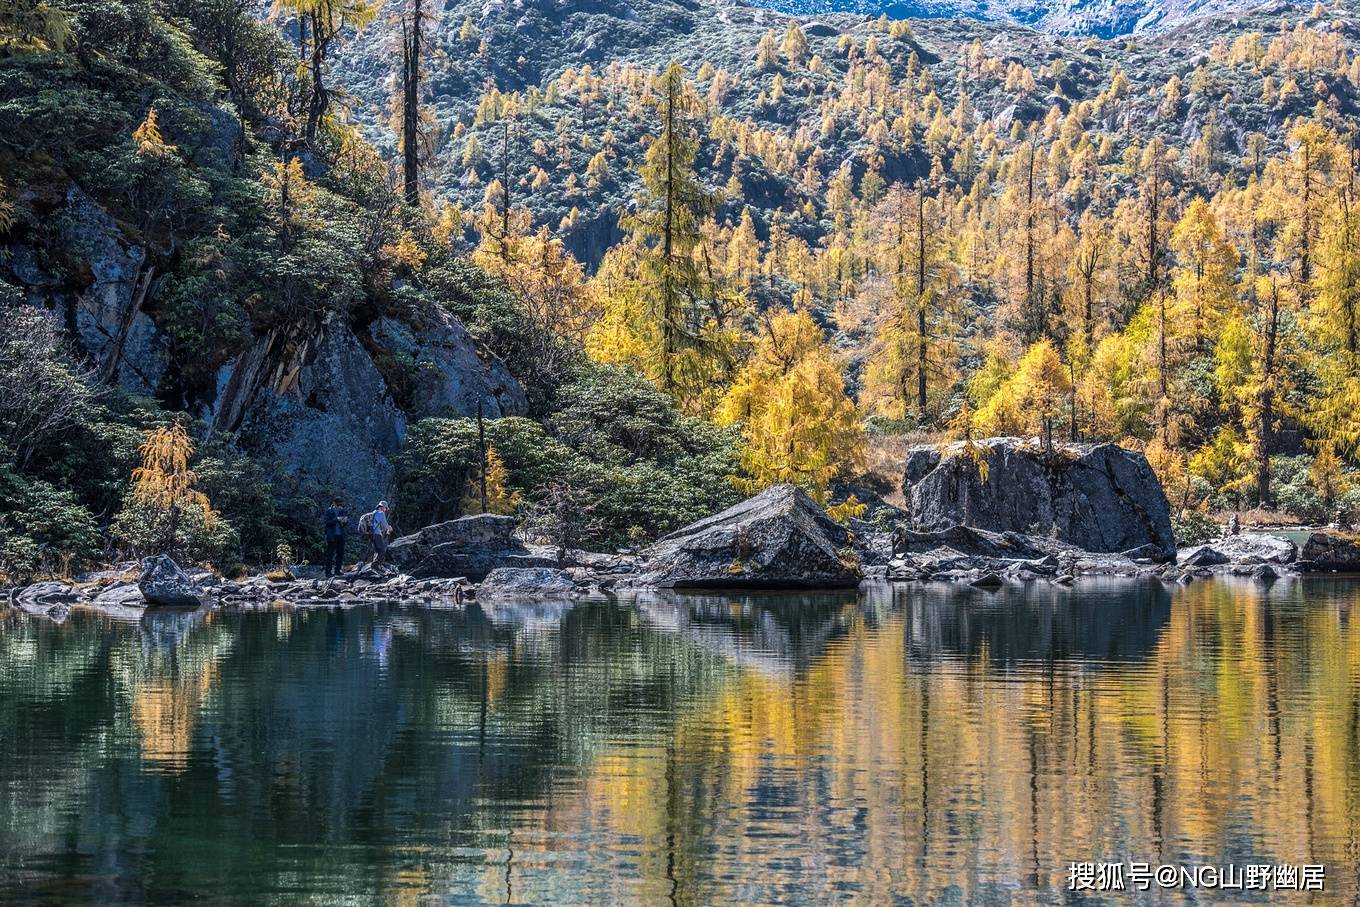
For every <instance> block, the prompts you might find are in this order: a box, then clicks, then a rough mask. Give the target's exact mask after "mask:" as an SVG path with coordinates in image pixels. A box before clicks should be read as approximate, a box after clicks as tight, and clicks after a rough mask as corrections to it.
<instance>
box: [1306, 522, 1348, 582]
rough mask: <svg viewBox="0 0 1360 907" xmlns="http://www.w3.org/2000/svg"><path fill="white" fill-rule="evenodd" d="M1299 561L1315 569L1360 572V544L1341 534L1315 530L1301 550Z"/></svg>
mask: <svg viewBox="0 0 1360 907" xmlns="http://www.w3.org/2000/svg"><path fill="white" fill-rule="evenodd" d="M1299 563H1300V566H1306V567H1307V568H1308V569H1313V570H1340V571H1346V572H1351V571H1356V572H1360V545H1358V544H1356V542H1355V540H1353V539H1348V538H1343V537H1342V536H1339V535H1332V534H1330V533H1327V532H1314V533H1313V534H1312V535H1310V536H1309V537H1308V539H1307V541H1305V542H1304V543H1303V547H1302V548H1301V549H1300V551H1299Z"/></svg>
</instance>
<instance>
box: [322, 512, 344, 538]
mask: <svg viewBox="0 0 1360 907" xmlns="http://www.w3.org/2000/svg"><path fill="white" fill-rule="evenodd" d="M345 516H347V514H346V513H345V508H343V507H327V508H326V540H327V541H330V540H331V539H342V538H344V537H345V527H346V525H347V524H346V523H344V522H342V521H341V518H342V517H345Z"/></svg>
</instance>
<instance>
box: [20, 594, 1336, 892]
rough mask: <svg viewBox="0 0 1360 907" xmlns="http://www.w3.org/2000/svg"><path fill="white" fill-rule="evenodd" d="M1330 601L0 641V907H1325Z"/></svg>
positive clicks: (1166, 597) (274, 629)
mask: <svg viewBox="0 0 1360 907" xmlns="http://www.w3.org/2000/svg"><path fill="white" fill-rule="evenodd" d="M1357 600H1360V581H1352V580H1327V579H1309V580H1306V581H1295V582H1280V583H1276V584H1274V585H1272V586H1261V585H1255V584H1252V583H1248V582H1232V581H1223V582H1212V583H1207V582H1206V583H1195V584H1193V585H1191V586H1189V587H1188V588H1185V589H1176V590H1171V589H1168V588H1167V587H1164V586H1162V585H1160V584H1157V583H1120V582H1112V581H1105V582H1101V581H1088V582H1084V583H1081V584H1079V585H1078V586H1077V587H1076V588H1075V589H1072V590H1066V589H1061V588H1057V587H1051V586H1047V585H1031V586H1028V587H1025V588H1023V589H1022V588H1021V587H1011V588H1008V589H1005V590H1002V591H999V592H983V591H980V590H973V589H967V588H956V587H951V586H944V585H926V586H908V587H898V588H896V589H888V588H881V589H873V590H870V591H869V592H868V593H864V594H859V595H856V594H854V593H849V594H826V595H780V596H762V597H742V596H731V595H720V596H719V595H715V596H684V597H664V596H659V597H649V598H644V599H640V600H637V601H631V602H586V603H581V604H577V605H575V606H572V605H568V604H561V605H540V606H534V607H524V608H497V609H488V611H483V610H481V609H479V608H478V607H476V606H475V605H474V606H471V607H469V608H467V609H466V610H441V609H430V608H412V607H402V608H398V607H393V608H389V609H380V610H377V611H373V610H368V609H359V610H352V611H338V610H337V611H332V610H304V611H295V612H283V611H279V612H268V613H255V614H245V615H220V614H215V615H205V614H189V615H186V614H155V615H147V616H145V617H144V618H143V620H142V622H141V624H140V625H138V624H116V623H112V622H110V621H109V620H108V619H106V618H103V617H101V616H98V615H94V614H83V613H76V614H73V615H72V616H71V618H70V619H69V620H68V621H67V622H66V623H65V624H64V625H61V626H56V625H53V624H51V623H48V622H45V621H41V620H38V619H33V618H28V617H26V616H23V615H19V614H14V613H10V614H3V613H0V901H7V902H9V901H14V902H31V903H64V902H69V903H86V902H90V901H99V902H110V901H119V902H133V903H151V902H156V903H182V902H185V901H188V900H190V899H206V900H208V901H209V902H217V903H226V902H231V903H244V904H260V903H273V904H298V903H317V904H340V903H371V902H373V901H375V900H377V901H383V902H390V903H441V904H442V903H530V904H537V903H545V902H552V903H592V904H607V903H633V902H636V903H680V904H711V903H786V902H798V903H827V902H854V903H875V904H881V903H892V902H898V903H982V904H993V903H997V904H1012V903H1013V904H1028V903H1061V902H1065V901H1067V900H1068V899H1069V898H1070V894H1069V893H1068V892H1067V890H1066V887H1067V864H1068V863H1070V862H1072V861H1099V860H1124V861H1128V860H1142V861H1147V862H1152V863H1158V862H1173V863H1180V862H1185V863H1192V862H1201V863H1225V862H1235V863H1237V864H1239V865H1241V864H1244V863H1247V862H1265V863H1298V864H1302V863H1325V864H1327V888H1328V894H1327V895H1326V896H1325V899H1327V900H1332V899H1337V900H1340V901H1345V902H1353V901H1354V900H1355V899H1356V898H1357V897H1360V893H1358V892H1360V886H1358V885H1357V861H1358V860H1360V709H1358V706H1357V699H1358V692H1360V629H1357V622H1356V621H1353V620H1352V616H1353V615H1352V611H1353V608H1354V606H1355V604H1356V602H1357ZM1208 894H1210V893H1208V892H1202V893H1201V895H1200V899H1201V900H1203V901H1206V902H1211V901H1213V900H1214V898H1212V897H1208V896H1207V895H1208ZM1314 897H1316V896H1314ZM1307 898H1308V896H1306V895H1302V894H1295V895H1292V897H1291V900H1292V901H1293V902H1296V903H1302V902H1304V901H1305V900H1306V899H1307ZM1266 899H1267V898H1266V897H1265V896H1263V897H1262V898H1261V900H1262V901H1265V900H1266ZM1277 899H1278V896H1277Z"/></svg>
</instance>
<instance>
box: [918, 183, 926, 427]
mask: <svg viewBox="0 0 1360 907" xmlns="http://www.w3.org/2000/svg"><path fill="white" fill-rule="evenodd" d="M926 343H927V336H926V201H925V191H924V190H923V189H922V188H921V185H920V184H919V183H917V185H916V413H917V424H919V425H920V426H922V427H925V424H926Z"/></svg>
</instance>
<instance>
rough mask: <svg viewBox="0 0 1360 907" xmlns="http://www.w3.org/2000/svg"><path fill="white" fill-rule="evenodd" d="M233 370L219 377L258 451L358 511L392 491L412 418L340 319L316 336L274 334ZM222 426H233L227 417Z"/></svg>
mask: <svg viewBox="0 0 1360 907" xmlns="http://www.w3.org/2000/svg"><path fill="white" fill-rule="evenodd" d="M231 369H232V371H231V372H230V373H229V374H227V375H224V376H223V378H222V379H220V380H219V383H220V384H221V385H222V386H223V391H222V396H223V398H224V402H225V403H229V404H230V405H231V406H232V407H233V408H235V409H237V410H238V411H239V412H241V413H242V414H243V415H242V417H241V425H240V431H241V434H242V436H243V438H244V439H245V441H246V443H247V444H248V445H249V446H250V447H251V448H252V449H254V450H257V451H260V452H262V453H265V454H267V455H271V456H273V457H276V458H278V460H280V461H281V462H282V463H283V464H284V467H285V468H286V469H287V470H288V471H289V472H290V473H292V474H293V475H294V476H295V477H296V478H297V479H298V481H299V483H300V484H301V485H302V486H303V487H309V486H310V487H312V488H315V489H316V490H317V491H318V492H319V493H323V494H325V493H334V494H339V495H340V496H341V497H343V498H344V499H345V500H347V501H350V502H353V506H354V507H355V508H363V509H365V510H367V509H371V508H372V507H373V505H375V504H376V503H377V502H378V500H379V499H380V498H384V497H387V496H388V495H389V494H390V492H391V486H392V464H391V461H390V459H389V458H390V457H391V456H392V454H394V453H396V452H397V450H399V449H400V447H401V445H402V442H403V441H404V440H405V437H406V417H405V416H404V415H403V414H402V413H401V411H400V410H399V409H397V407H396V405H395V404H394V403H393V401H392V397H391V395H390V394H389V393H388V392H387V385H386V384H385V383H384V382H383V378H382V375H381V374H379V372H378V370H377V368H376V367H375V366H374V364H373V360H372V358H370V356H369V354H368V351H367V350H366V349H364V347H363V346H362V345H361V344H360V343H359V340H358V338H356V337H355V336H354V334H353V332H351V331H350V329H349V326H348V324H346V323H345V321H344V320H343V319H342V318H339V317H336V316H332V317H331V318H329V319H328V320H327V321H326V323H325V324H324V325H323V326H322V329H321V330H320V332H319V333H317V334H316V335H310V336H308V335H304V336H292V337H286V336H283V335H274V336H272V337H271V338H268V339H267V342H266V344H265V345H264V346H263V348H256V349H252V350H248V351H246V352H245V353H243V354H242V357H241V358H240V359H238V360H237V361H236V362H235V363H233V364H232V366H231ZM238 369H239V370H241V374H240V375H239V376H238V375H237V373H236V370H238ZM247 372H249V374H247ZM221 427H224V428H227V429H229V430H230V429H231V428H232V427H233V426H232V425H231V422H230V419H224V420H223V423H222V426H221Z"/></svg>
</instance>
